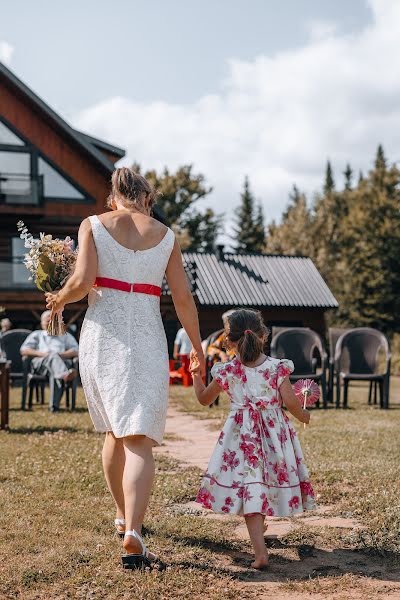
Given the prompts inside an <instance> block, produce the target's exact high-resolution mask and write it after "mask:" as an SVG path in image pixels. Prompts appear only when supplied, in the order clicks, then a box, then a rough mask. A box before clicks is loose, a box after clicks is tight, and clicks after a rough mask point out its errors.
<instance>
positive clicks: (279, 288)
mask: <svg viewBox="0 0 400 600" xmlns="http://www.w3.org/2000/svg"><path fill="white" fill-rule="evenodd" d="M183 258H184V262H185V266H186V271H187V272H188V274H189V278H190V279H191V283H192V287H193V291H194V293H195V294H196V296H197V299H198V301H199V303H200V305H208V306H253V307H266V306H271V307H291V308H305V307H307V308H319V309H328V308H337V307H338V302H337V300H336V298H335V297H334V295H333V294H332V292H331V291H330V289H329V288H328V286H327V284H326V283H325V281H324V280H323V278H322V276H321V274H320V273H319V271H318V269H317V268H316V266H315V265H314V263H313V261H312V260H311V259H310V258H307V257H303V256H282V255H272V254H271V255H270V254H261V255H259V254H258V255H255V254H234V253H230V252H226V253H225V252H222V253H219V254H208V253H199V252H197V253H196V252H184V253H183ZM165 293H168V291H167V289H166V290H165Z"/></svg>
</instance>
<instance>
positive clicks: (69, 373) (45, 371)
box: [21, 310, 78, 412]
mask: <svg viewBox="0 0 400 600" xmlns="http://www.w3.org/2000/svg"><path fill="white" fill-rule="evenodd" d="M50 314H51V313H50V311H49V310H46V311H45V312H44V313H43V314H42V316H41V320H40V326H41V328H42V329H41V330H37V331H33V332H32V333H30V334H29V335H28V337H27V338H26V340H25V341H24V343H23V344H22V346H21V354H22V356H30V357H32V366H31V368H32V372H33V373H37V374H38V375H48V376H49V379H50V401H49V410H50V411H52V412H55V411H57V410H59V408H60V400H61V397H62V394H63V389H64V385H63V382H64V383H66V382H67V381H72V380H73V379H74V378H75V377H77V375H78V372H77V370H76V369H73V368H72V365H73V362H72V359H73V358H75V357H76V356H78V342H77V341H76V339H75V338H74V337H73V336H72V335H71V334H70V333H66V334H64V335H60V336H53V335H49V334H48V333H47V326H48V324H49V323H50Z"/></svg>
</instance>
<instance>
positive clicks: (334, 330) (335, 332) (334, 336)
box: [328, 327, 350, 402]
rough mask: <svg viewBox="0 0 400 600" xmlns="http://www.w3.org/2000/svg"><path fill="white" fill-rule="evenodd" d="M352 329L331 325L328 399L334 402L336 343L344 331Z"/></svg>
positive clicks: (329, 333) (329, 331)
mask: <svg viewBox="0 0 400 600" xmlns="http://www.w3.org/2000/svg"><path fill="white" fill-rule="evenodd" d="M347 331H350V329H345V328H343V327H329V330H328V340H329V367H328V400H329V402H333V387H334V383H335V353H336V344H337V342H338V339H339V338H340V336H341V335H343V334H344V333H347Z"/></svg>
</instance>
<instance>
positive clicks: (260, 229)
mask: <svg viewBox="0 0 400 600" xmlns="http://www.w3.org/2000/svg"><path fill="white" fill-rule="evenodd" d="M265 240H266V237H265V219H264V211H263V207H262V204H261V202H259V203H258V205H257V211H256V216H255V219H254V242H255V243H254V251H255V252H259V253H262V252H264V250H265Z"/></svg>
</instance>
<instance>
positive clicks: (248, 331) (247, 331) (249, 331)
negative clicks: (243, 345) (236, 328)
mask: <svg viewBox="0 0 400 600" xmlns="http://www.w3.org/2000/svg"><path fill="white" fill-rule="evenodd" d="M244 332H245V333H253V332H252V330H251V329H245V330H244Z"/></svg>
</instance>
